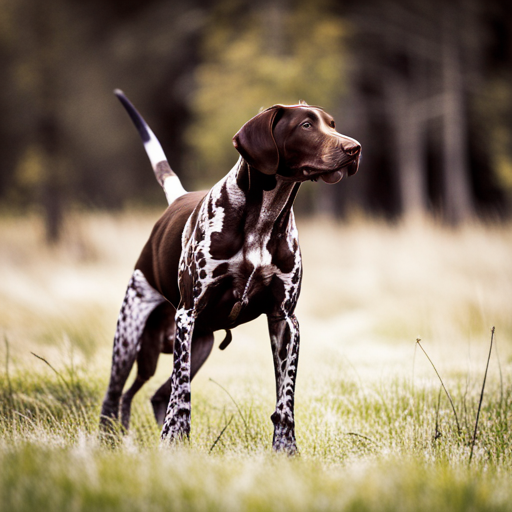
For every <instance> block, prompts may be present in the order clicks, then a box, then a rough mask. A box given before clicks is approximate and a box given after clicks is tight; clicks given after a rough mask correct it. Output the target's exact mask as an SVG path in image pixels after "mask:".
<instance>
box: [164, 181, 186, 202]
mask: <svg viewBox="0 0 512 512" xmlns="http://www.w3.org/2000/svg"><path fill="white" fill-rule="evenodd" d="M164 192H165V197H166V198H167V202H168V203H169V204H171V203H172V202H173V201H175V200H176V199H178V197H180V196H182V195H183V194H186V193H187V191H186V190H185V189H184V188H183V185H182V184H181V181H180V179H179V178H178V176H168V177H167V178H165V180H164Z"/></svg>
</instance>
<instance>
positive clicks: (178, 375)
mask: <svg viewBox="0 0 512 512" xmlns="http://www.w3.org/2000/svg"><path fill="white" fill-rule="evenodd" d="M194 321H195V311H194V309H193V308H191V309H185V308H183V307H182V308H180V309H178V311H177V312H176V338H175V341H174V366H173V371H172V375H171V398H170V400H169V405H168V407H167V413H166V415H165V421H164V426H163V429H162V436H161V438H162V440H167V441H174V440H178V439H183V438H185V437H188V436H189V434H190V412H191V407H190V359H191V358H190V351H191V345H192V334H193V331H194Z"/></svg>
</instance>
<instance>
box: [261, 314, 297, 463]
mask: <svg viewBox="0 0 512 512" xmlns="http://www.w3.org/2000/svg"><path fill="white" fill-rule="evenodd" d="M268 326H269V332H270V342H271V344H272V355H273V356H274V371H275V376H276V410H275V412H274V414H272V416H271V419H272V422H273V423H274V439H273V442H272V447H273V448H274V450H276V451H283V452H286V453H288V454H290V455H293V454H295V453H296V452H297V443H296V441H295V418H294V394H295V378H296V375H297V363H298V361H299V339H300V334H299V322H298V321H297V318H296V317H295V315H289V316H288V315H287V316H285V317H284V318H282V317H281V318H272V317H270V316H269V318H268Z"/></svg>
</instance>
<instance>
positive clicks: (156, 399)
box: [151, 331, 213, 425]
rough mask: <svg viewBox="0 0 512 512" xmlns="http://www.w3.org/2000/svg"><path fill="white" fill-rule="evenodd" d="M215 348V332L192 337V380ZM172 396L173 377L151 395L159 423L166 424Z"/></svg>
mask: <svg viewBox="0 0 512 512" xmlns="http://www.w3.org/2000/svg"><path fill="white" fill-rule="evenodd" d="M212 348H213V332H196V331H194V335H193V338H192V350H191V356H190V357H191V362H190V380H191V381H192V379H193V378H194V375H195V374H196V373H197V372H198V371H199V369H200V368H201V366H203V364H204V362H205V361H206V360H207V359H208V356H209V355H210V353H211V351H212ZM170 397H171V379H170V378H169V379H167V380H166V381H165V382H164V384H162V386H160V387H159V388H158V390H157V391H156V393H155V394H154V395H153V396H152V397H151V405H152V406H153V412H154V414H155V418H156V421H157V423H158V424H159V425H163V424H164V420H165V413H166V411H167V406H168V405H169V399H170Z"/></svg>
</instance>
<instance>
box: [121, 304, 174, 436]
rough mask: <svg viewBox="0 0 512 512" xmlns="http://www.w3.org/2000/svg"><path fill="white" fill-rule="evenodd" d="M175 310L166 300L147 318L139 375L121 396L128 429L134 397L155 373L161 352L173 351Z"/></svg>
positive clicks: (138, 362) (124, 424)
mask: <svg viewBox="0 0 512 512" xmlns="http://www.w3.org/2000/svg"><path fill="white" fill-rule="evenodd" d="M175 312H176V310H175V309H174V307H173V306H172V305H171V304H170V303H169V302H164V303H162V304H160V305H159V306H157V307H156V308H155V309H154V310H153V311H152V312H151V314H150V315H149V318H148V319H147V320H146V326H145V327H144V331H143V333H142V337H141V340H140V350H139V353H138V355H137V376H136V377H135V380H134V382H133V384H132V385H131V387H130V388H129V389H128V391H126V392H125V393H123V396H122V397H121V423H122V425H123V427H124V428H125V429H126V430H128V428H129V426H130V410H131V404H132V400H133V397H134V396H135V394H136V393H137V392H138V391H139V390H140V388H141V387H142V386H143V385H144V384H145V383H146V382H147V381H148V380H149V379H150V378H151V377H153V375H154V374H155V371H156V367H157V363H158V358H159V356H160V354H161V353H162V352H167V353H169V352H172V343H173V340H174V334H175V323H174V314H175Z"/></svg>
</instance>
